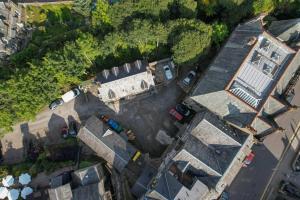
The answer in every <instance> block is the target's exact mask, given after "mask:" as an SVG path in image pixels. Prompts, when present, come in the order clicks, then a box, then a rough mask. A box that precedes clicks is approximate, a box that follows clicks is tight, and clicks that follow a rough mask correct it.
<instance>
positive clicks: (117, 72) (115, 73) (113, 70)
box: [111, 67, 119, 77]
mask: <svg viewBox="0 0 300 200" xmlns="http://www.w3.org/2000/svg"><path fill="white" fill-rule="evenodd" d="M111 71H112V73H113V74H114V75H115V76H116V77H117V76H118V75H119V68H118V67H113V68H112V69H111Z"/></svg>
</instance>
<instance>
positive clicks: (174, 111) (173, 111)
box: [169, 108, 183, 121]
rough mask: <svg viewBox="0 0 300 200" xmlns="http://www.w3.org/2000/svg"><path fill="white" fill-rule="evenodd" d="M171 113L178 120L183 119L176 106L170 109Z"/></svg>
mask: <svg viewBox="0 0 300 200" xmlns="http://www.w3.org/2000/svg"><path fill="white" fill-rule="evenodd" d="M169 114H170V115H171V116H173V117H174V118H175V119H176V120H177V121H181V120H182V119H183V116H182V115H181V114H180V113H179V112H177V111H176V110H175V109H174V108H172V109H171V110H170V111H169Z"/></svg>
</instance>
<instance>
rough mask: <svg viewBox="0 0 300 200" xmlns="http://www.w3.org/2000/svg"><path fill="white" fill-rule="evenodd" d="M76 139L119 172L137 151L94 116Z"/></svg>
mask: <svg viewBox="0 0 300 200" xmlns="http://www.w3.org/2000/svg"><path fill="white" fill-rule="evenodd" d="M78 138H80V139H81V140H82V141H83V142H84V143H85V144H86V145H88V146H89V147H90V148H91V149H92V150H94V151H95V152H96V153H97V155H98V156H100V157H102V158H104V159H105V160H106V161H107V162H108V163H109V164H110V165H111V166H113V167H115V168H116V169H117V170H118V171H119V172H121V171H122V170H123V169H124V168H125V167H126V165H127V163H128V162H129V160H130V159H131V158H132V157H133V156H134V154H135V152H136V151H137V150H136V148H134V147H133V146H132V145H131V144H129V143H128V142H127V141H125V139H124V138H122V137H121V136H120V135H118V134H117V133H115V132H114V131H111V130H110V129H108V127H107V126H106V125H105V124H104V123H103V122H102V121H101V120H99V119H98V118H97V117H96V116H92V117H90V118H89V119H88V120H87V121H86V123H85V125H84V126H83V127H82V128H81V129H80V131H79V133H78Z"/></svg>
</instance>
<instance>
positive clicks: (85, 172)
mask: <svg viewBox="0 0 300 200" xmlns="http://www.w3.org/2000/svg"><path fill="white" fill-rule="evenodd" d="M104 178H105V175H104V172H103V168H102V166H101V165H100V164H98V165H93V166H90V167H87V168H84V169H79V170H76V171H74V172H73V173H72V179H73V182H74V183H75V184H76V185H78V186H85V185H90V184H94V183H98V182H100V181H101V180H102V179H104Z"/></svg>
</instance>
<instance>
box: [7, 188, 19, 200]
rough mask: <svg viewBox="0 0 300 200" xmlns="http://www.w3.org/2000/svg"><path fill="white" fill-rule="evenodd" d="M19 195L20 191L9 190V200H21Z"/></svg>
mask: <svg viewBox="0 0 300 200" xmlns="http://www.w3.org/2000/svg"><path fill="white" fill-rule="evenodd" d="M19 193H20V191H19V190H16V189H11V190H9V191H8V195H7V197H8V200H17V199H18V198H19Z"/></svg>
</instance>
